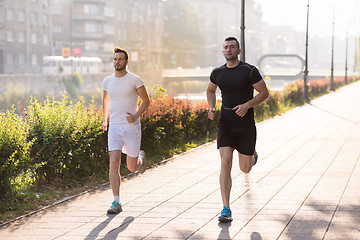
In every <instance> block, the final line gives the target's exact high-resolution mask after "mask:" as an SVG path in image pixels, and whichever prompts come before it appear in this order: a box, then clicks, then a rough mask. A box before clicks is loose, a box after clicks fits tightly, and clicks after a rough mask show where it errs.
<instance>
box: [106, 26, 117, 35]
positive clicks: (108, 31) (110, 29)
mask: <svg viewBox="0 0 360 240" xmlns="http://www.w3.org/2000/svg"><path fill="white" fill-rule="evenodd" d="M104 33H105V34H109V35H114V33H115V30H114V26H112V25H107V24H105V25H104Z"/></svg>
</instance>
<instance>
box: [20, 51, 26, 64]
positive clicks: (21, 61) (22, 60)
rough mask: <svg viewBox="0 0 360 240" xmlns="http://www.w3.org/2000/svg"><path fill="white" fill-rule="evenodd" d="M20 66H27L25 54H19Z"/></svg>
mask: <svg viewBox="0 0 360 240" xmlns="http://www.w3.org/2000/svg"><path fill="white" fill-rule="evenodd" d="M19 64H25V54H24V53H20V54H19Z"/></svg>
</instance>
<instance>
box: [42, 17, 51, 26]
mask: <svg viewBox="0 0 360 240" xmlns="http://www.w3.org/2000/svg"><path fill="white" fill-rule="evenodd" d="M42 21H43V26H45V27H47V26H48V25H49V22H50V21H49V15H46V14H45V15H43V16H42Z"/></svg>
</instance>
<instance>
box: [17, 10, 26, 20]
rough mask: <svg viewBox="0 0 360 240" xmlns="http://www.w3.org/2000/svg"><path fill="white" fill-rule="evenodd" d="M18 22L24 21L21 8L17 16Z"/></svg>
mask: <svg viewBox="0 0 360 240" xmlns="http://www.w3.org/2000/svg"><path fill="white" fill-rule="evenodd" d="M18 17H19V18H18V20H19V22H25V12H24V11H23V10H19V16H18Z"/></svg>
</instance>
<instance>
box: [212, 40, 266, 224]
mask: <svg viewBox="0 0 360 240" xmlns="http://www.w3.org/2000/svg"><path fill="white" fill-rule="evenodd" d="M240 52H241V49H240V45H239V42H238V40H237V39H236V38H234V37H229V38H226V39H225V41H224V44H223V50H222V53H223V55H224V57H225V60H226V64H224V65H223V66H220V67H218V68H215V69H214V70H213V71H212V72H211V75H210V81H209V84H208V87H207V90H206V95H207V101H208V104H209V108H210V110H209V114H208V117H209V119H211V120H213V119H214V113H215V104H216V94H215V92H216V89H217V87H219V88H220V91H221V97H222V107H221V115H220V119H219V123H218V133H217V148H218V149H219V152H220V157H221V170H220V189H221V197H222V202H223V206H224V208H223V210H222V211H221V214H220V216H219V221H221V222H227V221H232V217H231V210H230V191H231V186H232V179H231V175H230V174H231V167H232V157H233V151H234V149H236V150H237V151H238V155H239V165H240V169H241V170H242V171H243V172H244V173H249V172H250V170H251V168H252V166H253V165H255V164H256V162H257V158H258V156H257V153H256V151H255V144H256V127H255V120H254V109H253V107H254V106H256V105H258V104H260V103H262V102H263V101H265V100H266V99H267V98H268V96H269V92H268V89H267V87H266V83H265V81H264V80H263V79H262V77H261V75H260V73H259V71H258V69H257V68H256V67H254V66H252V65H250V64H248V63H245V62H241V61H240V60H239V59H238V56H239V54H240ZM254 89H255V90H256V91H257V92H258V94H257V95H256V96H255V97H254V96H253V94H254Z"/></svg>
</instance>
